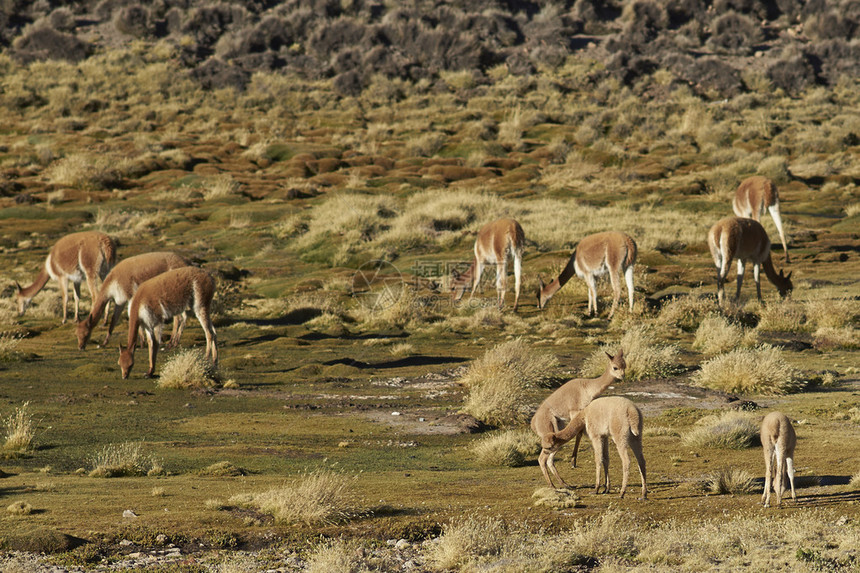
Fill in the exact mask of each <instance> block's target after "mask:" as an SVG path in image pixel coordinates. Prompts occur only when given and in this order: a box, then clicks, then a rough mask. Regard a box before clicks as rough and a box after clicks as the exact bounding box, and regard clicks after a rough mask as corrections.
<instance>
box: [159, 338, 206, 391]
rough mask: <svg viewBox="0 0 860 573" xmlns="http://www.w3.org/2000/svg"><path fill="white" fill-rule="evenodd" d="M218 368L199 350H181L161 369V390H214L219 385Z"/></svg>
mask: <svg viewBox="0 0 860 573" xmlns="http://www.w3.org/2000/svg"><path fill="white" fill-rule="evenodd" d="M217 379H218V373H217V368H216V367H215V365H214V364H212V362H211V361H210V360H209V359H207V358H206V356H205V354H204V352H203V351H202V350H200V349H199V348H189V349H185V350H180V351H179V352H177V353H176V354H174V355H173V356H171V357H170V358H169V359H168V360H167V361H166V362H165V363H164V366H162V368H161V373H160V374H159V376H158V381H157V382H156V385H157V386H158V387H159V388H172V389H184V388H212V387H214V386H216V385H217Z"/></svg>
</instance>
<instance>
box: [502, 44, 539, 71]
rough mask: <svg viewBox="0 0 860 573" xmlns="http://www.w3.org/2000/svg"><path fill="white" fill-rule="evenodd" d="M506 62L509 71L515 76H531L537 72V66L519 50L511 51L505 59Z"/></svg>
mask: <svg viewBox="0 0 860 573" xmlns="http://www.w3.org/2000/svg"><path fill="white" fill-rule="evenodd" d="M505 64H506V65H507V66H508V72H510V73H512V74H514V75H515V76H530V75H532V74H533V73H535V72H537V68H536V67H535V65H534V64H533V63H532V61H531V60H530V59H529V58H527V57H526V55H525V54H523V53H522V52H521V51H519V50H517V51H515V52H513V53H511V55H509V56H508V57H507V59H505Z"/></svg>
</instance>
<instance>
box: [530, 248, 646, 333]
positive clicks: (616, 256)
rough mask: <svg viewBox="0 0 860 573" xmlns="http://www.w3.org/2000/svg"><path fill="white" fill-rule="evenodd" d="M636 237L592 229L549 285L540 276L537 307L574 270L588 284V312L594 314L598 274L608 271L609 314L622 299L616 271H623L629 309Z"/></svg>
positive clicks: (561, 285) (572, 273)
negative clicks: (610, 301) (597, 231)
mask: <svg viewBox="0 0 860 573" xmlns="http://www.w3.org/2000/svg"><path fill="white" fill-rule="evenodd" d="M636 254H637V248H636V241H634V240H633V239H632V238H631V237H630V236H629V235H627V234H625V233H621V232H618V231H605V232H603V233H595V234H594V235H588V236H587V237H585V238H583V239H582V240H581V241H580V242H579V244H578V245H577V246H576V250H574V252H573V255H572V256H571V257H570V260H569V261H568V263H567V266H565V267H564V269H563V270H562V271H561V274H560V275H558V278H557V279H555V280H553V281H552V282H551V283H549V284H548V285H544V283H543V280H541V279H539V280H540V287H539V288H538V295H537V296H538V308H543V307H544V306H546V303H547V302H548V301H549V299H550V298H552V296H553V295H554V294H555V293H557V292H558V290H559V289H560V288H561V287H563V286H564V285H565V284H566V283H567V281H569V280H570V279H571V277H573V275H574V274H576V275H577V276H578V277H580V278H582V279H583V280H585V283H586V285H588V314H589V315H590V316H593V315H595V314H597V277H599V276H602V275H604V274H606V273H609V281H610V282H611V283H612V294H613V301H612V310H610V311H609V318H612V316H613V315H614V314H615V309H616V308H618V301H619V300H621V284H620V283H619V278H618V277H619V275H620V274H624V280H625V282H626V283H627V298H628V299H629V303H630V310H633V265H634V264H635V263H636Z"/></svg>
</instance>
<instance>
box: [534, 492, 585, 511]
mask: <svg viewBox="0 0 860 573" xmlns="http://www.w3.org/2000/svg"><path fill="white" fill-rule="evenodd" d="M532 499H534V500H535V501H534V505H535V507H548V508H550V509H570V508H573V507H582V505H583V504H582V501H581V500H580V499H579V496H577V495H576V494H575V493H574V492H573V491H572V490H569V489H554V488H551V487H542V488H539V489H537V490H535V492H534V493H533V494H532Z"/></svg>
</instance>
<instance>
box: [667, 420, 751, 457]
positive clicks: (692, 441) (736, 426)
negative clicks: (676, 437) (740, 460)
mask: <svg viewBox="0 0 860 573" xmlns="http://www.w3.org/2000/svg"><path fill="white" fill-rule="evenodd" d="M683 440H684V444H685V445H687V446H690V447H694V448H721V449H729V450H742V449H745V448H749V447H752V446H754V445H756V444H757V443H758V442H759V441H760V440H759V424H758V423H757V421H756V420H755V419H754V417H753V415H751V414H746V413H743V412H734V411H731V412H724V413H722V414H713V415H710V416H705V417H704V418H702V419H701V420H699V421H698V422H696V424H695V426H694V427H693V429H692V430H690V431H689V432H688V433H687V434H686V435H685V436H684V438H683Z"/></svg>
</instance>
